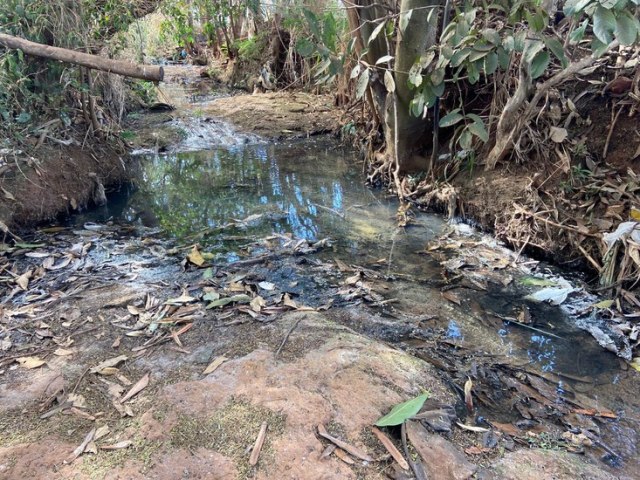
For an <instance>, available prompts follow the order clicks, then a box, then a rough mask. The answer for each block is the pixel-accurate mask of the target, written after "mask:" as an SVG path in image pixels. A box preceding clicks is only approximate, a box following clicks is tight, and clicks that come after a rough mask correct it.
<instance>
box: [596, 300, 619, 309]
mask: <svg viewBox="0 0 640 480" xmlns="http://www.w3.org/2000/svg"><path fill="white" fill-rule="evenodd" d="M613 303H614V302H613V300H602V301H601V302H598V303H594V304H593V305H591V306H592V307H593V308H599V309H606V308H611V307H612V306H613Z"/></svg>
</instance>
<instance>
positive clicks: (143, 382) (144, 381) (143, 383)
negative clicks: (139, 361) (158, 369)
mask: <svg viewBox="0 0 640 480" xmlns="http://www.w3.org/2000/svg"><path fill="white" fill-rule="evenodd" d="M147 385H149V374H148V373H147V374H145V375H144V376H143V377H142V378H141V379H140V380H138V381H137V382H136V384H135V385H134V386H133V387H131V390H129V391H128V392H127V394H126V395H125V396H124V397H122V398H121V399H120V403H124V402H126V401H127V400H130V399H131V398H132V397H134V396H136V395H137V394H138V393H140V392H141V391H142V390H144V389H145V388H147Z"/></svg>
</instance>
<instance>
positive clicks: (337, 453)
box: [333, 448, 356, 465]
mask: <svg viewBox="0 0 640 480" xmlns="http://www.w3.org/2000/svg"><path fill="white" fill-rule="evenodd" d="M333 454H334V455H335V456H336V457H338V458H339V459H340V460H342V461H343V462H344V463H346V464H347V465H355V463H356V462H354V461H353V459H352V458H351V457H350V456H349V455H347V453H346V452H345V451H344V450H341V449H339V448H336V449H335V450H334V451H333Z"/></svg>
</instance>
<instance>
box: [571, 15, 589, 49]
mask: <svg viewBox="0 0 640 480" xmlns="http://www.w3.org/2000/svg"><path fill="white" fill-rule="evenodd" d="M588 26H589V20H588V19H587V20H585V21H584V22H582V24H581V25H580V27H578V28H576V29H575V30H574V31H573V32H571V34H570V35H569V43H571V44H572V45H575V44H576V43H580V42H581V41H582V39H583V38H584V34H585V32H586V31H587V27H588Z"/></svg>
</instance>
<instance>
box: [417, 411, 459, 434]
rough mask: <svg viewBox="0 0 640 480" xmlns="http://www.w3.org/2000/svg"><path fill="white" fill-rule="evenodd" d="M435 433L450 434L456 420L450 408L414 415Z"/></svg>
mask: <svg viewBox="0 0 640 480" xmlns="http://www.w3.org/2000/svg"><path fill="white" fill-rule="evenodd" d="M416 418H419V419H420V420H422V421H423V422H424V423H426V424H427V425H428V426H430V427H431V428H432V429H434V430H435V431H436V432H450V431H451V425H452V422H453V420H455V418H456V412H455V410H454V409H453V408H452V407H449V408H442V409H438V410H428V411H426V412H421V413H420V414H419V415H416Z"/></svg>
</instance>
